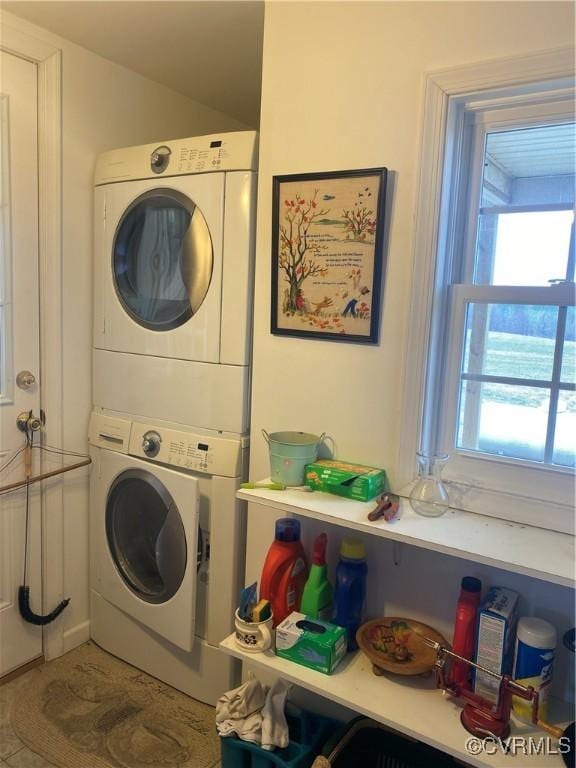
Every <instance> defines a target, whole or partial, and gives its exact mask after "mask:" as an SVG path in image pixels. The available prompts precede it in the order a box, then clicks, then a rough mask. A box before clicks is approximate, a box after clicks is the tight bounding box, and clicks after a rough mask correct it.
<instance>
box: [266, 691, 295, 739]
mask: <svg viewBox="0 0 576 768" xmlns="http://www.w3.org/2000/svg"><path fill="white" fill-rule="evenodd" d="M291 687H292V686H291V685H290V683H287V682H286V681H285V680H282V679H279V680H276V682H275V683H274V685H273V686H272V687H271V688H270V690H269V691H268V694H267V696H266V702H265V704H264V708H263V710H262V749H267V750H272V749H275V748H276V747H279V748H280V749H284V748H285V747H287V746H288V742H289V740H290V735H289V733H288V723H287V721H286V715H285V714H284V706H285V704H286V696H287V695H288V691H289V690H290V688H291Z"/></svg>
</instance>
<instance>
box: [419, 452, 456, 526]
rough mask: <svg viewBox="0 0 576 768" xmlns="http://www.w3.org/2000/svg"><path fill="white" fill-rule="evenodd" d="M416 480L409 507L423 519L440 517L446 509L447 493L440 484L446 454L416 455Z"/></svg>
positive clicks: (448, 503) (444, 487)
mask: <svg viewBox="0 0 576 768" xmlns="http://www.w3.org/2000/svg"><path fill="white" fill-rule="evenodd" d="M416 456H417V458H418V480H417V481H416V483H415V484H414V487H413V488H412V490H411V492H410V506H411V507H412V509H413V510H414V512H417V513H418V514H419V515H422V516H423V517H440V515H443V514H444V512H446V510H447V509H448V507H449V505H450V500H449V498H448V491H447V490H446V486H445V485H444V483H443V482H442V477H441V475H442V469H443V468H444V465H445V464H446V462H447V461H448V455H447V454H446V453H425V452H421V453H417V454H416Z"/></svg>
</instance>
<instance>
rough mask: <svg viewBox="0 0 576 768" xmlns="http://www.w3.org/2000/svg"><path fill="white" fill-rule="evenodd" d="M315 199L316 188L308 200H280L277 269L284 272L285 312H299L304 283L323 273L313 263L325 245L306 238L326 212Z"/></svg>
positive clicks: (297, 197)
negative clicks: (286, 287)
mask: <svg viewBox="0 0 576 768" xmlns="http://www.w3.org/2000/svg"><path fill="white" fill-rule="evenodd" d="M317 197H318V190H317V189H316V190H314V194H313V196H312V197H311V198H310V199H308V200H305V199H304V198H303V197H301V196H300V195H298V194H296V195H295V196H294V198H292V199H286V200H284V208H285V210H284V217H283V219H284V223H283V224H282V225H281V226H280V254H279V256H278V266H279V268H280V269H281V270H282V271H283V272H284V275H285V279H286V281H287V282H288V285H289V289H288V293H287V294H286V296H285V301H284V305H283V309H284V311H285V312H296V311H301V310H302V309H303V298H302V285H303V283H304V281H305V280H306V279H307V278H309V277H313V276H314V275H325V274H326V268H325V267H323V266H322V265H321V264H319V263H318V261H317V260H315V257H316V256H318V254H319V251H320V250H321V249H322V248H323V247H325V246H322V245H319V244H318V243H315V242H313V241H311V240H309V238H308V232H309V230H310V227H311V225H312V223H313V222H314V221H315V220H317V219H318V218H320V217H321V216H325V215H326V214H327V213H328V212H329V211H328V209H327V208H319V207H318V203H317V201H316V198H317Z"/></svg>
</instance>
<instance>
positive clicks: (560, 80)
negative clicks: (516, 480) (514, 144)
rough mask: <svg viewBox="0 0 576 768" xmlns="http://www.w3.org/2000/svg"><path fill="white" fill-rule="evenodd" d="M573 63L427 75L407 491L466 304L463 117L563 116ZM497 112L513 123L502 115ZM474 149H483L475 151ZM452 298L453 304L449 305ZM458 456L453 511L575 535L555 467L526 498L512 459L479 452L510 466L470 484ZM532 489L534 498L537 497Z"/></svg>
mask: <svg viewBox="0 0 576 768" xmlns="http://www.w3.org/2000/svg"><path fill="white" fill-rule="evenodd" d="M573 57H574V51H573V49H572V48H562V49H557V50H554V51H544V52H541V53H538V54H535V55H532V56H526V57H518V58H515V59H506V60H494V61H490V62H484V63H480V64H474V65H470V66H467V67H462V68H458V69H451V70H445V71H443V72H439V73H431V74H430V75H428V77H427V78H426V83H425V94H424V96H425V110H424V124H423V130H422V141H421V158H420V189H419V199H418V205H417V219H416V222H417V223H416V235H415V248H414V271H413V291H412V301H411V310H410V323H409V334H408V347H407V354H406V364H405V368H404V373H405V382H406V388H405V396H404V402H403V407H402V417H403V421H402V425H403V429H402V439H401V443H400V447H399V453H398V464H397V469H398V472H397V475H398V480H399V484H400V485H401V486H402V485H407V484H409V483H410V481H412V480H413V478H414V469H415V452H416V450H418V449H420V448H423V447H427V448H431V447H433V448H439V447H440V445H439V443H438V442H436V440H435V435H437V434H438V430H439V420H438V419H437V418H433V417H432V418H428V419H426V418H425V401H426V397H427V396H428V397H432V399H433V400H434V401H435V402H437V403H438V402H440V401H441V397H440V390H441V384H440V383H439V380H438V377H434V371H435V370H436V369H438V367H439V366H442V365H445V364H446V363H447V361H446V354H445V353H444V352H443V351H442V345H441V344H439V337H440V335H441V334H442V333H444V329H445V328H446V327H447V326H446V323H447V319H448V313H449V312H450V311H454V309H453V307H454V305H455V304H456V303H458V305H459V307H460V311H462V302H461V297H460V299H459V302H456V301H455V297H454V296H451V297H449V296H448V293H449V291H448V287H447V280H446V276H447V275H453V274H454V270H453V260H454V253H455V248H457V247H462V246H463V239H464V237H465V236H466V226H465V224H464V222H463V221H462V220H459V219H458V218H457V217H456V216H455V215H454V214H453V211H454V202H455V199H456V197H457V196H458V194H459V192H460V189H461V188H462V187H461V186H460V185H461V184H462V183H463V180H462V179H461V178H459V173H460V171H459V168H460V166H461V163H460V161H461V158H462V157H463V156H466V155H467V154H469V153H470V152H471V151H472V149H473V148H472V142H473V138H474V137H473V129H472V127H471V123H470V126H469V125H467V124H465V121H466V120H468V121H470V118H468V117H466V115H467V114H470V113H474V112H475V111H476V112H478V114H481V115H483V114H484V112H486V110H487V108H489V107H493V108H494V109H502V107H503V105H504V104H506V105H510V106H509V108H508V110H507V111H508V113H509V115H508V117H510V118H511V119H515V118H514V114H513V112H514V109H515V107H516V106H518V107H520V106H522V104H523V103H525V102H526V100H527V99H529V100H531V101H532V102H533V103H534V104H536V105H537V104H538V102H540V101H544V102H547V101H549V100H550V99H551V98H556V99H558V100H559V103H560V107H559V109H560V111H562V109H564V110H565V111H567V110H566V106H567V105H568V104H569V105H570V107H572V104H571V103H570V102H565V103H564V105H562V98H563V97H565V96H566V95H567V93H568V91H567V89H572V88H573V86H574V63H573ZM465 106H466V109H465V108H464V107H465ZM501 115H502V117H507V115H506V114H505V112H504V111H502V113H501ZM537 122H538V124H541V123H542V120H541V119H537ZM453 137H458V139H457V140H456V141H451V142H447V138H453ZM474 151H478V149H477V148H474ZM472 188H474V185H471V186H468V190H470V189H472ZM475 189H476V190H477V194H479V193H480V192H479V190H480V185H479V184H476V185H475ZM470 202H472V200H470ZM477 210H478V208H476V211H475V215H477ZM468 231H470V228H469V227H468ZM467 287H470V286H467ZM478 287H479V288H480V286H478ZM492 288H494V286H493V287H492ZM546 290H548V289H546ZM564 290H565V288H563V286H559V287H558V289H557V290H556V291H554V296H555V297H559V296H560V292H562V291H564ZM549 295H550V296H552V294H549ZM449 298H451V299H452V308H451V306H450V301H449V300H448V299H449ZM553 303H556V300H555V301H554V302H553ZM433 307H434V312H432V308H433ZM445 349H446V350H450V357H451V358H453V359H458V355H460V354H461V349H462V347H461V344H457V345H455V344H454V342H453V340H451V341H450V342H449V344H448V345H446V347H445ZM456 383H457V382H456ZM415 404H416V406H417V407H416V408H415ZM484 457H486V458H484ZM461 459H462V460H461V462H460V465H461V466H459V467H456V466H455V462H452V461H451V462H449V467H447V471H446V474H447V476H448V478H449V479H450V480H452V499H453V504H454V505H455V506H461V507H462V508H465V509H468V510H471V511H476V512H480V513H482V514H488V515H493V516H495V517H500V518H505V519H510V520H515V521H518V522H524V523H529V524H532V525H539V526H542V527H546V528H551V529H553V530H559V531H564V532H569V533H574V520H573V510H572V509H569V508H568V507H567V506H566V504H562V503H558V502H555V501H553V500H552V496H551V494H553V492H554V483H553V482H548V481H547V482H544V483H543V482H542V481H543V478H544V477H546V478H550V476H551V475H552V478H554V477H555V478H556V480H557V479H558V473H557V472H556V471H555V468H553V469H552V470H550V469H548V468H544V469H542V470H541V469H540V468H539V467H538V470H537V471H536V472H535V469H536V467H535V466H534V465H531V466H530V467H522V468H521V469H522V470H523V472H524V474H527V475H529V476H530V477H532V478H533V479H535V478H538V482H534V483H533V484H532V485H533V487H532V488H528V487H527V486H521V487H523V488H525V489H526V490H525V491H524V492H522V493H520V492H518V491H517V490H515V489H514V487H513V484H511V480H510V471H509V466H508V462H503V461H502V460H501V459H500V458H495V457H493V456H489V455H487V454H483V455H482V456H479V455H478V454H477V453H475V454H474V460H475V461H479V462H483V463H486V462H488V463H489V465H490V463H491V464H492V466H493V465H494V463H495V462H496V463H498V465H500V466H504V470H503V472H502V473H501V477H498V478H491V480H490V483H489V484H486V483H485V482H478V481H474V480H472V478H474V474H473V473H471V472H470V471H469V470H466V469H463V467H466V464H467V462H469V461H470V460H469V459H468V458H467V457H461ZM462 462H464V464H463V465H462ZM450 464H451V465H452V466H451V467H450ZM515 468H516V467H515ZM457 470H458V471H457ZM560 473H562V470H560ZM564 474H566V473H564ZM535 489H536V491H537V494H536V496H535V495H534V493H533V491H534V490H535ZM568 512H570V514H568Z"/></svg>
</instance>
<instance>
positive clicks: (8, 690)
mask: <svg viewBox="0 0 576 768" xmlns="http://www.w3.org/2000/svg"><path fill="white" fill-rule="evenodd" d="M37 673H38V670H36V669H32V670H30V672H26V674H24V675H21V676H20V677H17V678H16V679H15V680H12V681H11V682H9V683H5V684H4V685H0V768H7V766H10V768H53V766H54V764H53V763H49V762H48V760H45V759H44V758H43V757H42V756H41V755H38V754H36V752H32V750H31V749H28V747H25V746H24V744H22V742H21V741H20V739H19V738H18V737H17V736H16V734H15V733H14V731H13V730H12V726H11V725H10V706H11V704H12V701H13V700H14V698H15V697H16V696H17V695H18V692H19V691H20V689H21V688H22V687H23V686H24V685H25V684H26V683H27V682H28V680H30V677H31V676H32V675H35V674H37Z"/></svg>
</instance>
